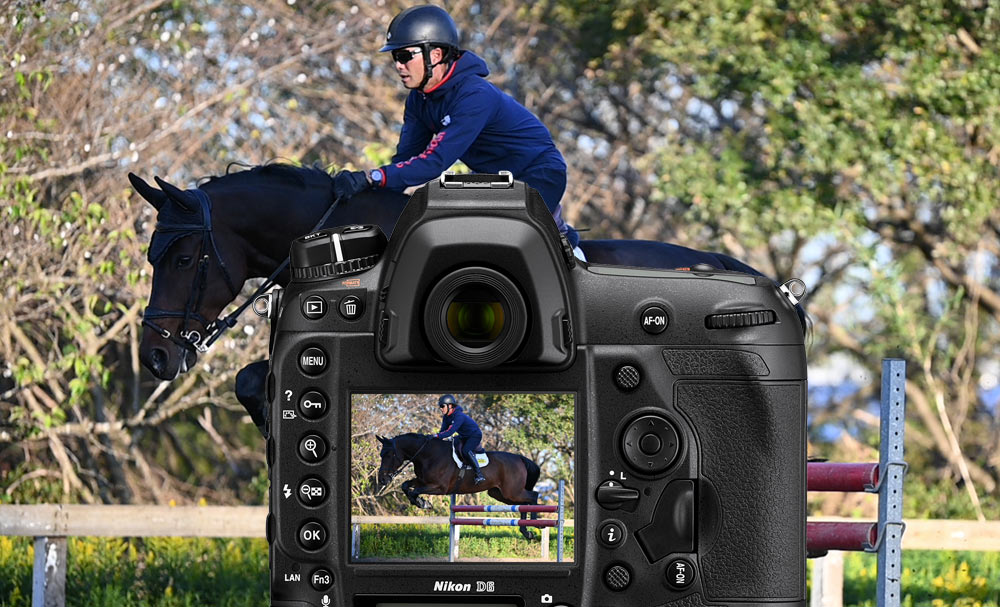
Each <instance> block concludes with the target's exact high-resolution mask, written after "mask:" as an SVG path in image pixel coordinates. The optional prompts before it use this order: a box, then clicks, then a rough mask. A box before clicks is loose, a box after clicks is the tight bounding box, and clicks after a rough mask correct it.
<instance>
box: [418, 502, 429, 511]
mask: <svg viewBox="0 0 1000 607" xmlns="http://www.w3.org/2000/svg"><path fill="white" fill-rule="evenodd" d="M417 506H419V507H420V508H423V509H424V510H430V509H431V507H432V506H431V503H430V502H428V501H427V500H425V499H420V500H418V503H417Z"/></svg>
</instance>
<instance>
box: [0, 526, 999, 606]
mask: <svg viewBox="0 0 1000 607" xmlns="http://www.w3.org/2000/svg"><path fill="white" fill-rule="evenodd" d="M380 527H391V526H384V525H380ZM500 531H506V532H509V533H510V537H509V538H503V537H501V536H499V534H498V532H500ZM572 531H573V530H572V528H569V529H567V532H568V533H567V535H568V537H567V545H566V554H567V555H571V554H572V546H573V542H572ZM495 534H496V535H495ZM421 535H423V536H425V537H424V540H422V541H420V542H418V541H417V539H416V538H414V537H409V536H410V534H405V533H398V532H392V531H391V530H386V531H385V533H380V532H378V531H376V530H368V529H364V530H363V531H362V542H363V543H362V551H363V553H366V552H367V551H369V550H371V549H372V548H373V547H375V546H376V545H381V546H383V547H387V546H390V545H391V546H395V547H396V548H397V549H401V550H404V551H409V554H410V555H411V556H418V555H429V554H432V555H435V556H441V557H444V556H445V555H446V554H447V550H448V536H447V531H446V526H442V529H441V530H440V532H439V533H438V532H436V533H433V534H431V533H426V532H425V533H422V534H421ZM366 536H367V539H366ZM387 540H388V541H391V544H385V543H384V542H386V541H387ZM551 541H552V544H551V546H550V550H551V551H552V552H551V557H552V558H553V559H554V558H555V534H553V535H552V540H551ZM461 542H462V543H461V551H462V555H463V556H470V557H471V556H477V553H480V552H489V553H491V554H495V555H497V558H511V555H512V556H513V557H522V558H525V557H526V558H537V554H538V542H537V541H536V542H534V543H533V544H531V546H530V547H527V546H525V544H526V542H524V540H523V539H521V537H520V535H518V534H516V531H515V530H513V529H502V530H501V529H488V528H481V527H465V528H463V530H462V540H461ZM68 551H69V557H68V558H69V573H68V575H67V578H66V599H67V605H69V606H71V607H76V606H80V607H154V606H155V607H175V606H191V607H194V606H196V605H197V606H201V605H219V606H222V607H242V606H247V607H249V606H251V605H253V606H258V605H266V604H268V579H267V543H266V542H265V541H264V540H262V539H176V538H147V539H144V540H139V539H117V538H110V539H109V538H70V539H69V546H68ZM499 555H508V556H499ZM810 562H811V563H812V562H815V561H810ZM32 563H33V546H32V540H31V538H21V537H15V538H11V537H4V536H0V607H28V606H30V604H31V568H32ZM875 581H876V571H875V556H874V555H869V554H859V553H851V554H847V555H846V556H845V558H844V604H845V605H847V606H849V607H851V606H857V607H873V606H874V605H875V604H876V601H875ZM902 585H903V605H904V606H910V607H913V606H917V605H929V606H931V607H944V606H946V605H947V606H956V607H1000V552H943V551H926V550H921V551H918V550H909V551H906V552H905V553H904V554H903V580H902Z"/></svg>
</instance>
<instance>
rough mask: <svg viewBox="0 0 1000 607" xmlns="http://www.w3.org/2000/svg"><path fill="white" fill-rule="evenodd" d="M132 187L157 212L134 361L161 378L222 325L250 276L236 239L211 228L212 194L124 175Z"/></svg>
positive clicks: (186, 365) (178, 369) (190, 359)
mask: <svg viewBox="0 0 1000 607" xmlns="http://www.w3.org/2000/svg"><path fill="white" fill-rule="evenodd" d="M128 178H129V181H130V182H131V183H132V187H134V188H135V190H136V192H138V193H139V195H140V196H142V197H143V198H144V199H146V200H147V201H148V202H149V203H150V204H152V205H153V207H155V208H156V210H157V216H156V230H155V231H154V232H153V238H152V241H151V242H150V245H149V251H148V254H147V259H148V260H149V263H150V264H151V265H152V266H153V286H152V290H151V292H150V296H149V305H148V306H147V307H146V310H145V312H144V314H143V322H142V324H143V335H142V341H141V342H140V344H139V359H140V360H141V361H142V364H143V365H144V366H145V367H146V368H147V369H149V370H150V371H151V372H152V373H153V375H155V376H156V377H158V378H160V379H166V380H170V379H174V378H175V377H177V375H179V374H180V373H183V372H185V371H187V370H188V369H190V368H191V367H192V366H193V365H194V364H195V362H196V361H197V358H198V353H199V352H201V351H204V349H205V347H206V346H207V343H209V340H211V339H212V336H213V335H215V334H216V333H217V332H218V331H219V330H221V328H222V327H221V326H220V321H219V320H218V316H219V314H220V313H221V312H222V310H223V309H224V308H225V307H226V305H228V304H229V303H230V302H231V301H233V299H235V298H236V296H237V295H238V294H239V290H240V288H241V287H242V285H243V282H244V280H246V278H247V264H246V256H245V254H240V248H241V246H242V241H241V239H240V237H239V236H238V235H237V234H236V233H235V232H233V231H232V230H231V229H228V227H227V226H225V225H222V224H220V225H218V226H214V227H213V221H212V219H213V212H212V200H211V199H210V198H209V196H208V194H207V193H205V191H203V190H200V189H195V190H182V189H180V188H178V187H176V186H173V185H171V184H169V183H167V182H166V181H164V180H162V179H160V178H159V177H155V178H154V179H155V180H156V183H157V184H158V185H159V186H160V189H156V188H155V187H153V186H151V185H149V184H148V183H146V182H145V181H143V180H142V179H141V178H139V177H137V176H136V175H133V174H132V173H129V176H128Z"/></svg>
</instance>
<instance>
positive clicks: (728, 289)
mask: <svg viewBox="0 0 1000 607" xmlns="http://www.w3.org/2000/svg"><path fill="white" fill-rule="evenodd" d="M291 268H292V280H291V282H290V283H289V284H288V286H287V288H285V289H284V290H281V291H280V292H277V293H272V294H271V296H270V297H271V299H270V302H271V304H272V306H271V313H270V317H271V346H270V348H271V368H270V374H269V377H268V399H269V401H270V417H269V420H268V425H269V430H268V432H269V438H268V441H267V461H268V466H269V474H270V483H271V484H270V487H271V488H270V514H269V516H268V520H267V537H268V541H269V543H270V579H271V604H272V605H273V606H274V607H306V606H312V607H327V606H329V605H334V606H337V607H411V606H426V607H438V606H452V607H547V606H552V607H559V606H562V607H612V606H629V607H661V606H676V607H696V606H707V605H720V606H721V605H733V606H736V605H738V606H741V607H750V606H765V605H766V606H767V607H779V606H789V605H797V606H804V605H805V601H806V589H805V570H806V432H805V428H806V410H805V404H806V360H805V350H804V346H803V328H802V324H801V322H800V319H799V315H798V313H797V311H796V309H795V307H794V306H793V303H792V302H791V301H790V300H789V298H788V297H786V296H785V295H784V294H782V292H781V291H780V290H779V288H778V287H777V286H776V285H775V284H774V283H773V282H772V281H771V280H769V279H766V278H763V277H759V276H751V275H748V274H743V273H738V272H732V271H724V270H716V269H711V268H707V267H703V266H696V267H694V268H691V269H676V270H661V269H648V268H637V267H626V266H611V265H599V264H595V263H586V262H582V261H580V260H578V259H576V258H575V257H574V255H573V252H572V250H571V249H570V247H569V246H568V244H567V243H566V240H565V239H564V238H562V237H561V236H560V234H559V232H558V230H557V228H556V226H555V222H554V221H553V220H552V216H551V214H550V213H549V211H548V209H547V208H546V207H545V204H544V203H543V201H542V199H541V198H540V196H539V195H538V193H537V192H536V191H535V190H533V189H531V188H529V187H527V186H526V185H525V184H523V183H521V182H519V181H515V180H513V179H511V178H510V175H509V174H506V173H501V174H500V175H485V174H472V175H451V174H445V175H443V176H442V177H441V179H440V180H435V181H432V182H430V183H428V184H427V185H425V186H423V187H421V188H420V189H418V190H417V191H416V193H414V194H413V196H412V198H411V200H410V202H409V204H408V205H407V207H406V208H405V210H404V211H403V214H402V216H401V217H400V219H399V221H398V223H397V224H396V226H395V228H394V229H393V233H392V235H391V238H390V239H387V238H386V236H385V235H383V233H382V232H381V231H380V230H379V228H378V227H376V226H372V225H350V226H342V227H338V228H333V229H325V230H321V231H318V232H315V233H312V234H308V235H305V236H303V237H301V238H299V239H297V240H296V241H295V242H294V243H293V245H292V249H291Z"/></svg>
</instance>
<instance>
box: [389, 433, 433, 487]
mask: <svg viewBox="0 0 1000 607" xmlns="http://www.w3.org/2000/svg"><path fill="white" fill-rule="evenodd" d="M389 442H391V443H392V450H393V451H395V452H396V454H397V455H398V454H399V449H397V448H396V439H395V438H393V439H390V441H389ZM430 442H431V439H429V438H427V437H426V436H425V437H424V444H422V445H420V448H419V449H417V450H416V451H415V452H414V453H413V455H411V456H410V457H408V458H406V459H404V460H403V463H402V464H400V465H399V468H397V469H396V471H395V472H393V473H391V474H390V475H389V480H387V481H386V482H385V487H388V486H389V485H391V484H392V481H394V480H396V477H397V476H399V474H400V473H401V472H402V471H403V470H404V469H405V468H406V467H407V466H409V465H410V463H411V462H412V461H413V460H414V459H415V458H416V457H417V456H418V455H420V452H421V451H423V450H424V447H426V446H427V445H428V444H429V443H430ZM384 490H385V489H384V488H383V491H384ZM380 493H381V492H380Z"/></svg>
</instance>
